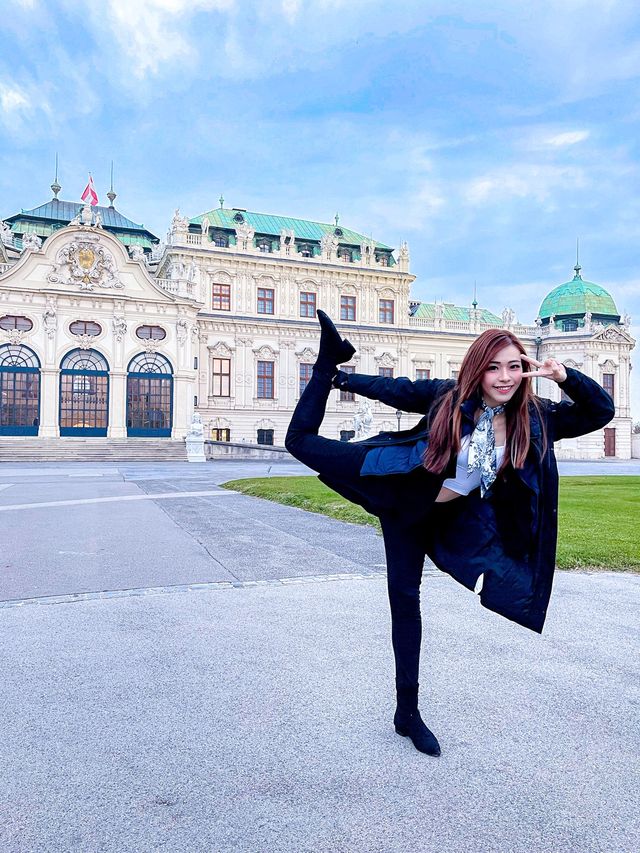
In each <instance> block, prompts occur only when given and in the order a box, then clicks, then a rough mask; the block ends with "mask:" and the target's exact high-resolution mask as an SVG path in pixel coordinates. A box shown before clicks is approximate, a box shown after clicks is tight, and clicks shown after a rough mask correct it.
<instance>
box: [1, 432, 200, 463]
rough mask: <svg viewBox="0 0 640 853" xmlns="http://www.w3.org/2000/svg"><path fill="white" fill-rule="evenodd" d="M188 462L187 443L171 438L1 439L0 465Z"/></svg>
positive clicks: (11, 437)
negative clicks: (11, 463)
mask: <svg viewBox="0 0 640 853" xmlns="http://www.w3.org/2000/svg"><path fill="white" fill-rule="evenodd" d="M186 461H187V452H186V448H185V443H184V441H172V440H171V439H169V438H77V437H75V436H74V437H70V436H69V437H65V438H38V437H34V436H25V437H22V436H13V435H2V436H0V463H2V462H13V463H16V462H186Z"/></svg>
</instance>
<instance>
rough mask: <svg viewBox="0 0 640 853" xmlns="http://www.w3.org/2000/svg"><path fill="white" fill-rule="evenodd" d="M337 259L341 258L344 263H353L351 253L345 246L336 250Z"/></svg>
mask: <svg viewBox="0 0 640 853" xmlns="http://www.w3.org/2000/svg"><path fill="white" fill-rule="evenodd" d="M338 257H339V258H341V259H342V260H343V261H344V262H345V263H347V264H350V263H351V262H352V261H353V252H352V251H351V249H348V248H347V247H346V246H340V248H339V249H338Z"/></svg>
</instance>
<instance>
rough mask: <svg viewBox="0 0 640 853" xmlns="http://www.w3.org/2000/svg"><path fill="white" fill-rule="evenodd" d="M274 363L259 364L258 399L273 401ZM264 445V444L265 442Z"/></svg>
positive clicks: (264, 362) (263, 362)
mask: <svg viewBox="0 0 640 853" xmlns="http://www.w3.org/2000/svg"><path fill="white" fill-rule="evenodd" d="M273 380H274V363H273V362H272V361H259V362H258V399H260V400H273V391H274V381H273ZM263 443H264V442H263Z"/></svg>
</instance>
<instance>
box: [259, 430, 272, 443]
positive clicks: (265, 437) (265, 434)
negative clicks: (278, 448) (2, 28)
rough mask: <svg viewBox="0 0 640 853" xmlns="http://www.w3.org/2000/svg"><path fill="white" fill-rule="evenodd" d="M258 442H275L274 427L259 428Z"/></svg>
mask: <svg viewBox="0 0 640 853" xmlns="http://www.w3.org/2000/svg"><path fill="white" fill-rule="evenodd" d="M258 444H273V430H272V429H259V430H258Z"/></svg>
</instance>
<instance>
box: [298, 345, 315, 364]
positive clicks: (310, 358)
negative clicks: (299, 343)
mask: <svg viewBox="0 0 640 853" xmlns="http://www.w3.org/2000/svg"><path fill="white" fill-rule="evenodd" d="M296 358H297V360H298V361H300V362H307V363H312V364H315V362H316V359H317V358H318V353H317V352H315V350H312V349H311V347H305V348H304V349H303V350H301V351H300V352H297V353H296Z"/></svg>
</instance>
